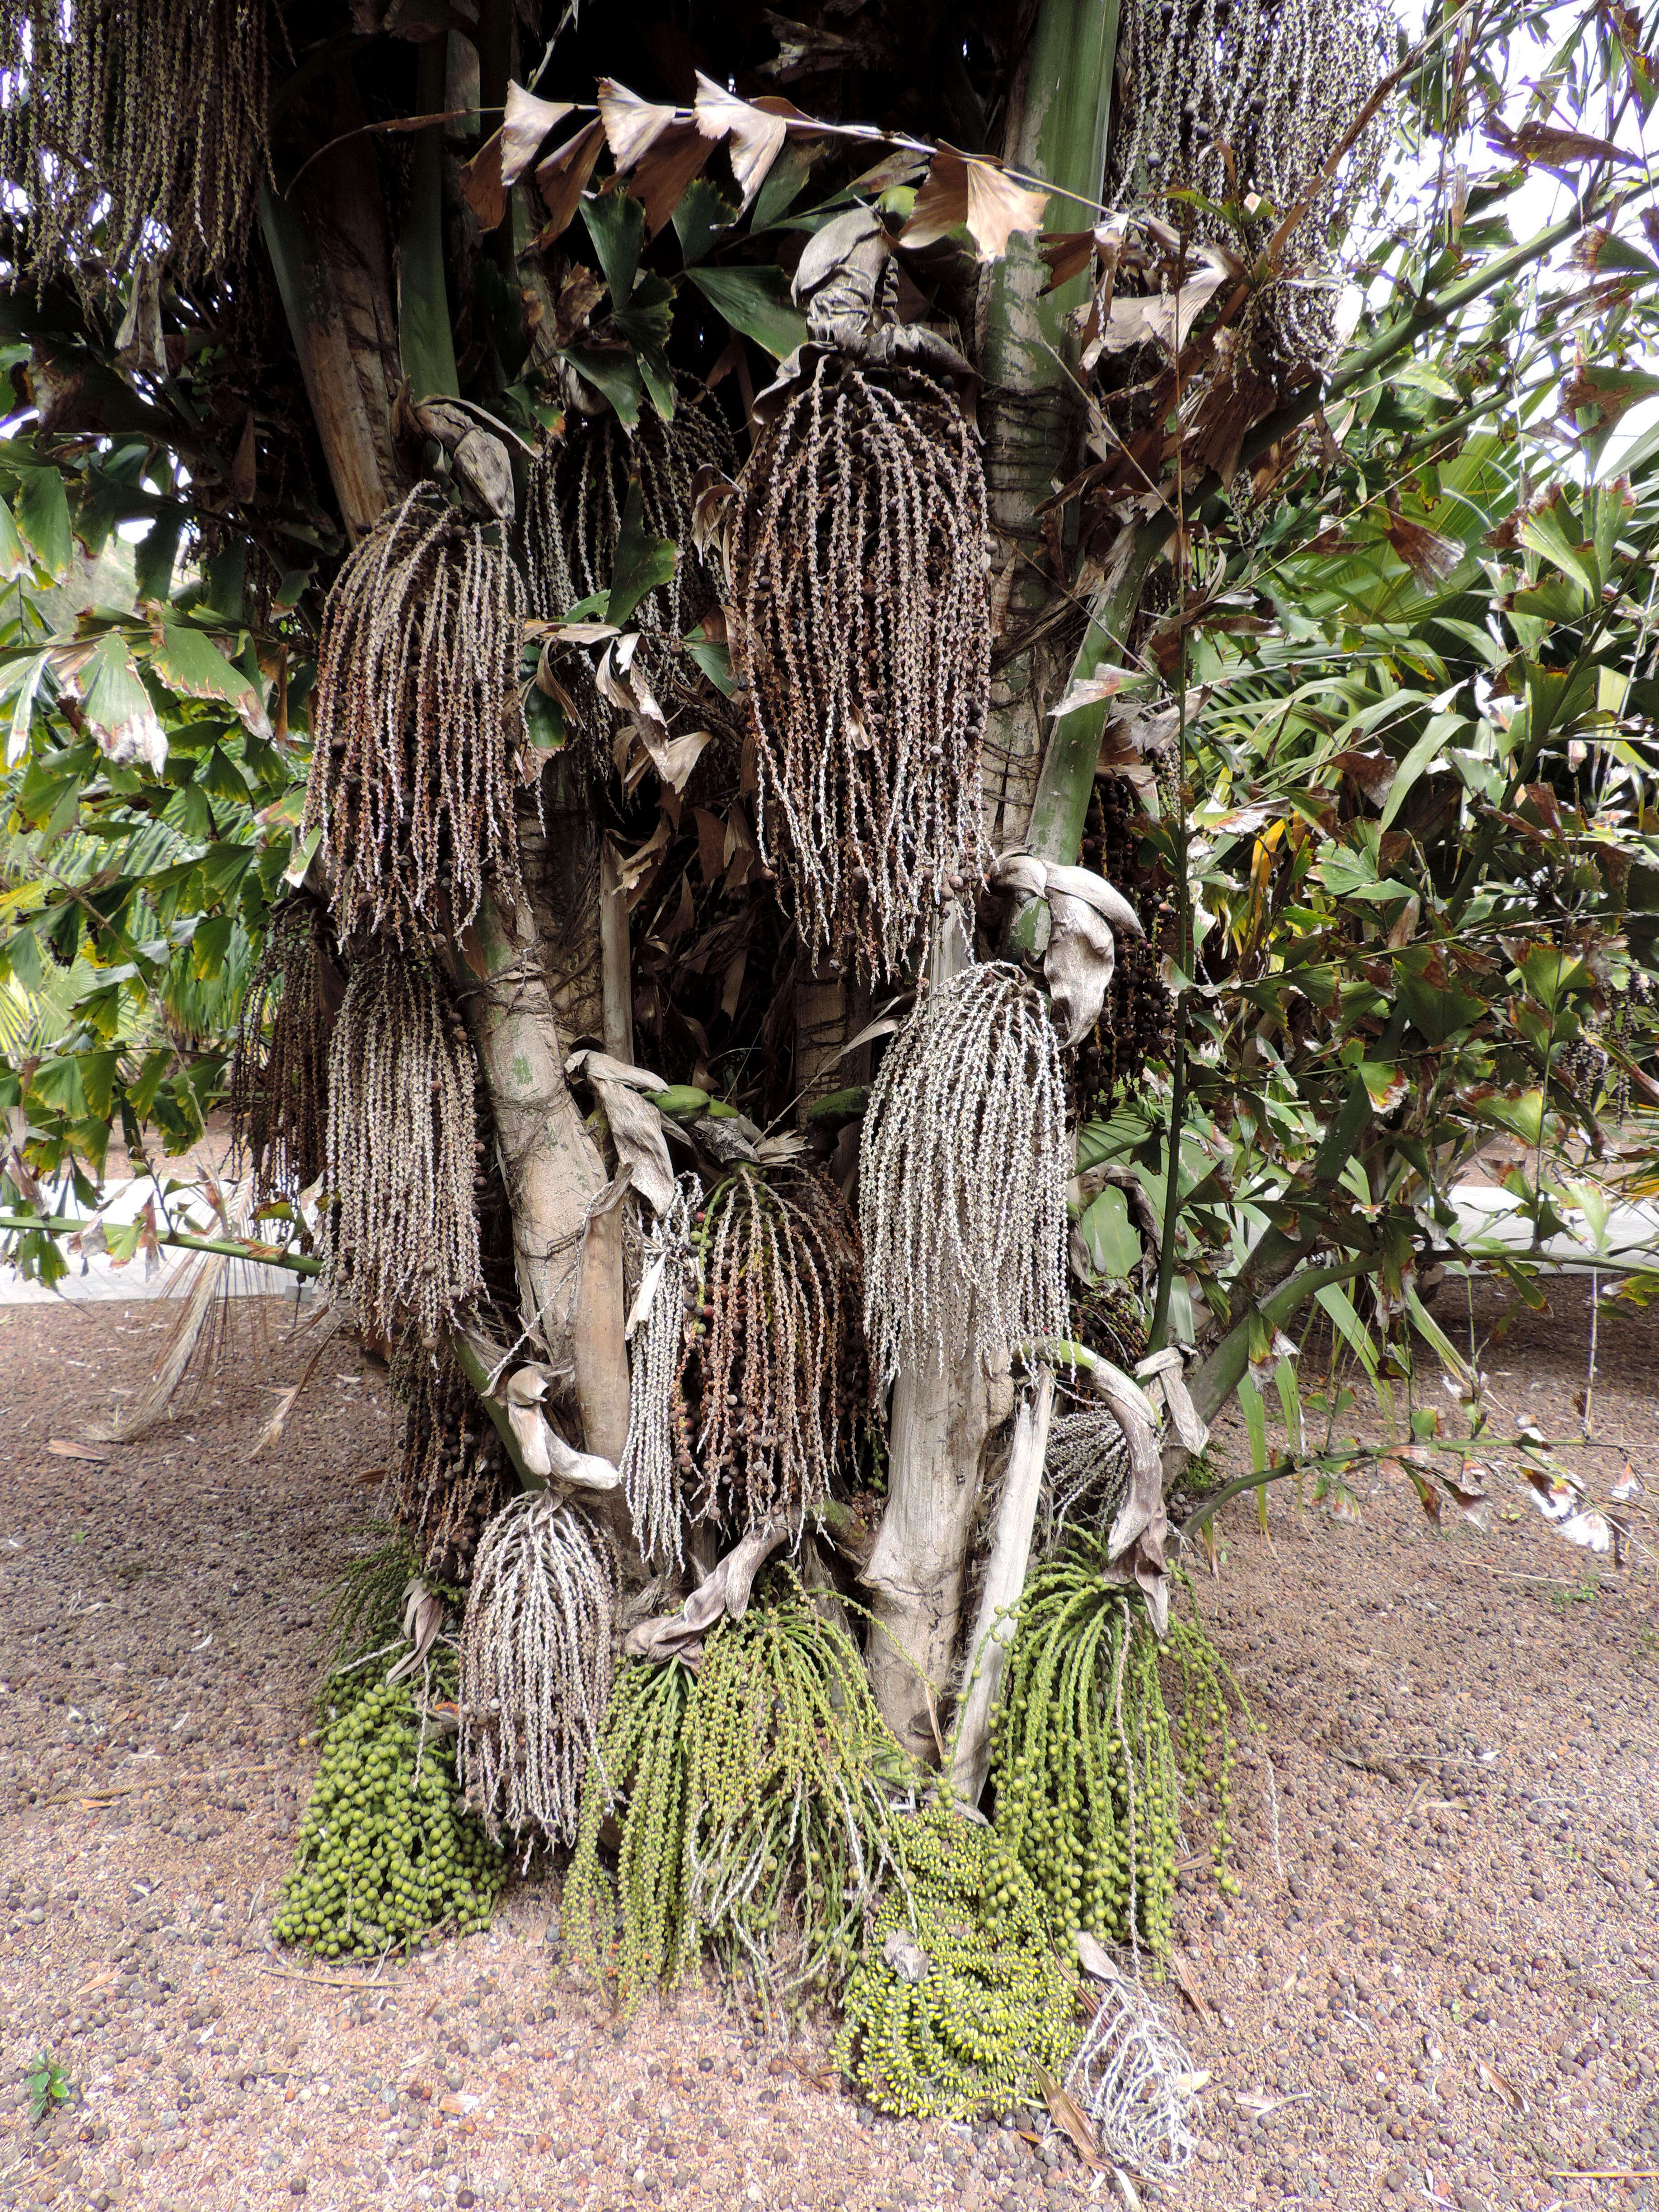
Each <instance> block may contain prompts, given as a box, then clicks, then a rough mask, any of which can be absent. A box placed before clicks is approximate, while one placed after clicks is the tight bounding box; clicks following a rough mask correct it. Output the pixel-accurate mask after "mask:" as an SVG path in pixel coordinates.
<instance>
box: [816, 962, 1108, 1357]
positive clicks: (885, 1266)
mask: <svg viewBox="0 0 1659 2212" xmlns="http://www.w3.org/2000/svg"><path fill="white" fill-rule="evenodd" d="M1070 1173H1071V1164H1070V1149H1069V1147H1068V1146H1067V1143H1066V1084H1065V1077H1064V1074H1063V1073H1062V1070H1061V1066H1060V1043H1059V1040H1058V1038H1057V1037H1056V1036H1055V1035H1054V1024H1053V1023H1052V1022H1051V1021H1050V1019H1049V1018H1048V1008H1047V1006H1046V1005H1045V1004H1044V1002H1043V1000H1042V994H1041V993H1040V992H1039V991H1038V990H1037V988H1036V985H1035V984H1033V983H1032V982H1030V981H1029V980H1028V979H1027V978H1026V977H1025V976H1024V975H1022V974H1021V973H1020V971H1019V970H1018V969H1017V968H1013V967H1010V966H1007V965H1006V964H1004V963H1000V962H995V961H993V962H988V963H986V964H985V965H983V966H981V967H975V968H969V969H964V970H963V973H962V974H961V975H957V976H955V977H954V978H953V979H952V980H951V981H950V982H948V983H945V984H944V985H942V986H941V987H939V989H937V990H934V991H931V992H929V993H928V994H927V997H926V998H924V999H923V1000H921V1004H920V1005H919V1006H917V1008H916V1011H915V1013H914V1014H913V1015H912V1016H911V1018H910V1019H909V1021H908V1022H907V1023H906V1024H905V1026H904V1027H903V1029H902V1030H900V1031H899V1033H898V1035H897V1036H896V1037H895V1039H894V1040H893V1042H892V1044H891V1046H890V1048H889V1050H888V1053H887V1056H886V1058H885V1059H884V1060H883V1061H882V1064H881V1068H880V1071H879V1073H878V1075H877V1077H876V1080H875V1084H874V1085H873V1087H872V1091H871V1093H870V1103H869V1106H868V1108H867V1109H866V1113H865V1117H864V1128H863V1132H862V1136H861V1139H860V1154H859V1213H860V1221H861V1223H862V1225H863V1231H864V1264H865V1293H864V1310H865V1327H866V1330H867V1332H868V1335H869V1341H870V1347H871V1351H872V1354H873V1356H874V1358H875V1362H876V1373H877V1376H878V1380H879V1381H880V1382H882V1383H886V1382H889V1381H890V1380H891V1379H892V1377H893V1376H895V1375H896V1374H897V1373H898V1371H899V1370H900V1369H901V1368H905V1369H908V1370H912V1371H919V1370H924V1369H929V1368H932V1367H933V1365H934V1364H935V1363H936V1362H938V1361H939V1360H940V1359H943V1360H944V1361H945V1363H946V1364H948V1365H954V1364H956V1363H957V1361H959V1360H961V1359H962V1358H964V1357H965V1356H966V1354H967V1353H968V1352H969V1350H970V1349H971V1350H972V1351H973V1352H975V1355H976V1356H977V1358H979V1359H980V1361H981V1363H982V1364H983V1365H984V1366H985V1367H986V1368H987V1370H989V1369H990V1368H991V1367H993V1366H994V1364H996V1363H997V1362H998V1361H999V1360H1000V1358H1004V1357H1006V1354H1007V1353H1008V1352H1009V1351H1010V1350H1011V1349H1012V1347H1013V1346H1016V1345H1018V1344H1020V1343H1022V1342H1024V1341H1026V1340H1031V1339H1044V1338H1055V1337H1063V1336H1064V1335H1065V1334H1066V1233H1067V1225H1066V1180H1067V1177H1068V1176H1069V1175H1070Z"/></svg>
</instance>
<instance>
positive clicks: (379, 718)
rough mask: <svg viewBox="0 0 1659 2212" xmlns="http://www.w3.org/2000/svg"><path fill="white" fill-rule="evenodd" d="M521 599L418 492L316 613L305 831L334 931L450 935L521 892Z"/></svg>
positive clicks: (446, 510) (505, 564) (391, 516)
mask: <svg viewBox="0 0 1659 2212" xmlns="http://www.w3.org/2000/svg"><path fill="white" fill-rule="evenodd" d="M523 617H524V592H523V586H522V585H521V584H520V580H519V574H518V571H517V569H516V568H515V567H514V566H513V561H512V558H511V556H509V555H508V554H507V552H506V551H504V550H503V549H502V548H501V545H500V544H497V543H496V542H495V526H493V525H490V524H486V523H480V522H474V521H471V520H469V519H468V518H467V517H466V516H465V515H463V514H460V513H458V512H457V511H456V510H455V509H454V508H453V507H449V506H447V504H446V503H445V501H444V499H443V497H442V495H441V493H440V492H438V491H437V490H436V489H435V488H434V487H433V486H431V485H429V484H418V485H416V489H414V490H413V491H412V492H410V495H409V496H408V498H407V499H405V500H404V501H403V503H402V505H401V506H399V507H393V508H392V509H391V510H390V511H389V512H388V513H386V515H385V516H384V517H383V518H382V519H381V520H380V522H379V523H377V524H376V526H375V527H374V530H372V531H371V532H370V533H369V534H368V537H367V538H364V540H363V542H362V544H361V545H359V546H358V547H357V549H356V551H355V552H354V553H353V554H352V556H351V557H350V558H349V560H348V561H347V562H346V564H345V566H344V567H343V568H342V569H341V571H340V574H339V576H338V579H337V581H336V583H335V586H334V588H333V590H332V591H331V592H330V593H329V598H328V605H327V607H326V609H325V613H324V618H323V637H322V644H321V647H320V650H319V654H318V662H317V699H316V706H315V708H314V711H313V730H314V732H315V738H314V744H313V751H312V756H311V781H310V783H309V785H308V787H307V792H306V811H305V826H306V828H307V829H312V828H313V827H320V829H321V830H322V833H323V835H322V846H321V857H322V860H323V865H324V868H325V872H326V876H327V880H328V895H329V903H330V905H331V908H332V909H333V913H334V918H335V921H336V922H337V925H338V927H340V929H341V930H342V931H343V932H344V931H348V930H356V929H360V928H367V929H372V930H382V929H384V930H389V931H390V932H391V933H392V934H393V935H394V936H402V935H404V934H406V933H408V932H409V931H410V927H411V926H412V924H413V923H414V922H415V921H416V920H417V919H420V920H423V921H428V922H430V923H432V924H433V925H434V926H435V927H440V928H443V929H446V930H448V929H453V928H459V927H463V926H465V923H466V922H467V921H470V920H471V917H472V915H474V914H475V913H476V912H477V906H478V901H479V899H480V898H481V897H482V896H483V888H484V882H485V878H486V877H487V876H493V877H494V878H495V882H496V884H497V885H498V887H499V888H500V889H501V890H502V891H503V892H504V893H505V894H506V896H507V897H508V898H509V899H513V898H515V897H516V896H517V892H518V889H519V840H518V832H517V830H516V829H515V827H514V825H513V791H514V786H515V784H516V783H518V782H519V781H522V780H526V779H527V778H529V777H530V776H532V775H533V774H534V772H535V757H534V755H533V754H532V751H531V749H530V744H529V738H528V734H527V732H526V728H525V721H524V710H523V707H522V704H521V702H520V695H519V653H520V636H521V625H522V622H523Z"/></svg>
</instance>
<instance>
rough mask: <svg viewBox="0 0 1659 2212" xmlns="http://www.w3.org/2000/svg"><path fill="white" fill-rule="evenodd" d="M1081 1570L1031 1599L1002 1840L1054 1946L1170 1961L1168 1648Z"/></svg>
mask: <svg viewBox="0 0 1659 2212" xmlns="http://www.w3.org/2000/svg"><path fill="white" fill-rule="evenodd" d="M1080 1567H1081V1563H1080V1562H1079V1563H1077V1565H1074V1564H1073V1561H1072V1560H1070V1559H1066V1560H1062V1561H1060V1562H1056V1563H1054V1564H1053V1565H1049V1566H1047V1567H1043V1568H1040V1569H1039V1570H1038V1571H1037V1572H1036V1574H1035V1575H1033V1577H1032V1578H1031V1583H1030V1585H1029V1586H1028V1589H1027V1593H1026V1604H1025V1607H1024V1612H1023V1613H1022V1615H1021V1620H1020V1627H1019V1633H1018V1636H1017V1638H1015V1643H1014V1650H1013V1654H1012V1660H1011V1663H1010V1666H1009V1669H1008V1679H1007V1682H1006V1688H1005V1691H1004V1696H1003V1702H1002V1705H1001V1707H1000V1711H999V1713H998V1716H997V1722H996V1727H995V1754H996V1755H995V1765H994V1775H995V1782H996V1824H997V1830H998V1832H999V1833H1000V1835H1001V1836H1002V1837H1003V1838H1005V1840H1006V1843H1007V1844H1008V1847H1009V1849H1010V1850H1012V1851H1013V1852H1014V1854H1015V1855H1016V1857H1018V1859H1019V1861H1020V1863H1021V1864H1022V1865H1023V1866H1024V1868H1025V1869H1026V1870H1027V1871H1028V1872H1029V1873H1030V1875H1031V1878H1032V1880H1033V1881H1035V1882H1036V1886H1037V1888H1038V1889H1039V1891H1040V1892H1041V1893H1042V1899H1043V1905H1044V1908H1045V1912H1046V1917H1047V1919H1048V1924H1049V1926H1050V1927H1051V1928H1052V1929H1054V1933H1055V1934H1056V1935H1057V1936H1061V1937H1075V1936H1076V1935H1077V1933H1078V1931H1079V1929H1086V1930H1087V1931H1088V1933H1089V1934H1090V1935H1091V1936H1097V1937H1098V1938H1099V1940H1100V1941H1101V1942H1105V1943H1122V1942H1128V1941H1130V1939H1131V1936H1132V1935H1133V1938H1134V1940H1136V1941H1138V1942H1142V1943H1146V1944H1147V1945H1148V1946H1150V1947H1151V1948H1152V1949H1153V1950H1158V1951H1161V1950H1164V1948H1167V1946H1168V1943H1169V1940H1170V1924H1171V1918H1172V1914H1173V1907H1174V1897H1175V1862H1176V1849H1177V1843H1178V1834H1177V1828H1176V1761H1175V1757H1174V1753H1173V1750H1172V1747H1171V1744H1170V1723H1169V1717H1168V1715H1167V1713H1166V1712H1165V1711H1164V1696H1163V1690H1162V1686H1161V1685H1160V1683H1159V1680H1158V1643H1157V1639H1156V1638H1155V1637H1154V1636H1153V1635H1152V1631H1151V1629H1150V1628H1149V1627H1148V1626H1146V1621H1145V1620H1144V1618H1143V1617H1142V1615H1141V1613H1140V1610H1139V1607H1134V1606H1132V1605H1131V1604H1130V1603H1129V1602H1128V1601H1127V1600H1126V1599H1125V1598H1123V1597H1122V1596H1121V1594H1120V1593H1119V1592H1118V1591H1116V1590H1114V1589H1111V1588H1110V1587H1109V1585H1104V1584H1103V1583H1102V1581H1101V1579H1100V1577H1098V1576H1097V1575H1096V1574H1093V1573H1091V1572H1089V1571H1087V1570H1086V1569H1084V1570H1083V1571H1079V1568H1080Z"/></svg>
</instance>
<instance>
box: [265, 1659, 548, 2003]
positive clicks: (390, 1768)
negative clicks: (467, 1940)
mask: <svg viewBox="0 0 1659 2212" xmlns="http://www.w3.org/2000/svg"><path fill="white" fill-rule="evenodd" d="M506 1878H507V1862H506V1860H505V1859H504V1858H503V1857H502V1856H501V1853H500V1852H499V1851H498V1850H496V1849H495V1846H494V1844H491V1842H490V1841H489V1838H488V1836H486V1835H485V1833H484V1832H483V1828H482V1827H481V1826H479V1824H478V1823H477V1820H473V1819H472V1818H471V1815H470V1814H468V1813H467V1812H466V1809H465V1806H464V1804H463V1803H462V1802H461V1798H460V1794H459V1790H458V1789H457V1787H456V1783H455V1759H454V1754H453V1752H452V1751H451V1750H449V1749H448V1748H447V1747H446V1746H445V1745H444V1743H442V1742H441V1741H440V1739H439V1738H438V1737H437V1736H436V1735H435V1734H434V1733H433V1731H432V1730H431V1729H430V1728H429V1727H427V1726H425V1725H423V1724H422V1718H421V1715H420V1714H419V1712H418V1711H416V1705H415V1699H414V1696H413V1693H412V1692H411V1691H410V1689H409V1688H408V1687H407V1686H405V1685H402V1684H398V1685H393V1684H389V1683H381V1684H380V1685H378V1686H376V1687H375V1688H374V1689H371V1690H369V1691H368V1692H365V1694H364V1695H363V1696H362V1697H361V1698H360V1699H358V1700H357V1702H356V1704H355V1705H351V1706H349V1708H348V1709H347V1710H346V1711H343V1712H342V1713H341V1714H340V1716H339V1717H338V1718H337V1720H336V1721H335V1722H334V1723H333V1724H332V1726H331V1728H330V1729H329V1730H328V1733H327V1735H325V1737H324V1739H323V1756H322V1763H321V1765H319V1768H318V1770H317V1780H316V1783H315V1784H314V1785H313V1790H312V1793H311V1802H310V1803H309V1804H308V1805H307V1807H306V1810H305V1815H304V1818H303V1819H302V1820H301V1823H300V1844H299V1850H298V1852H297V1854H296V1856H295V1863H294V1867H293V1870H292V1871H291V1872H290V1874H289V1876H288V1878H287V1880H286V1881H284V1883H283V1902H282V1908H281V1910H280V1911H279V1912H278V1913H277V1915H276V1937H277V1940H278V1942H283V1943H297V1944H301V1945H302V1946H303V1947H304V1948H306V1949H307V1950H308V1951H313V1952H315V1953H316V1954H317V1955H318V1956H319V1958H324V1959H348V1958H369V1957H375V1956H378V1955H379V1954H380V1953H381V1952H383V1951H386V1950H388V1949H390V1948H392V1947H393V1946H394V1945H396V1944H400V1943H402V1944H407V1943H410V1942H416V1940H418V1938H419V1937H421V1936H424V1935H426V1934H428V1932H429V1931H430V1930H431V1929H435V1928H441V1927H443V1926H446V1925H447V1924H449V1923H453V1924H454V1926H455V1927H456V1928H457V1929H459V1933H460V1934H462V1935H463V1936H470V1935H472V1934H474V1933H475V1932H476V1931H477V1930H478V1929H483V1928H487V1927H488V1926H489V1916H490V1913H491V1911H492V1910H493V1909H494V1906H495V1899H496V1897H497V1895H498V1893H500V1890H501V1884H502V1882H503V1881H505V1880H506Z"/></svg>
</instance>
